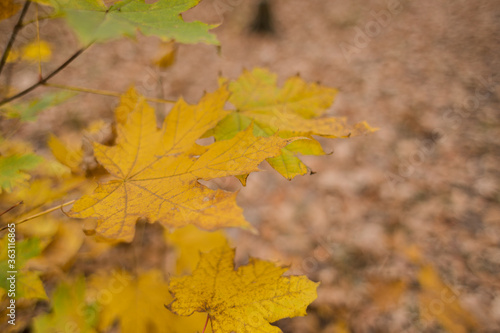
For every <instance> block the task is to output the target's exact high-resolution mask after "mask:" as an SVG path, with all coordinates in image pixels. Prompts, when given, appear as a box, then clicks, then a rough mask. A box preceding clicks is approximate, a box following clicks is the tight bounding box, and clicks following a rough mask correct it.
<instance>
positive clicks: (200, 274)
mask: <svg viewBox="0 0 500 333" xmlns="http://www.w3.org/2000/svg"><path fill="white" fill-rule="evenodd" d="M286 270H287V268H281V267H277V266H275V265H274V264H273V263H270V262H267V261H263V260H259V259H255V258H251V259H250V262H249V264H248V265H246V266H241V267H239V268H238V270H235V269H234V250H233V249H231V248H230V247H229V246H228V245H226V246H224V247H221V248H217V249H214V250H212V251H211V252H209V253H205V254H202V255H201V259H200V262H199V264H198V266H197V267H196V269H195V270H194V272H193V275H191V276H185V277H176V278H171V279H170V283H169V289H170V292H171V293H172V295H173V296H174V301H173V302H172V303H170V304H169V305H168V306H167V308H168V309H170V310H171V311H172V312H174V313H176V314H179V315H183V316H189V315H191V314H192V313H193V312H207V313H208V315H209V316H210V321H211V324H212V330H213V332H214V333H219V332H227V333H229V332H236V333H245V332H248V333H250V332H251V333H253V332H269V333H277V332H281V330H280V329H279V328H278V327H276V326H272V325H270V324H269V323H272V322H275V321H277V320H279V319H282V318H286V317H296V316H304V315H306V308H307V306H308V305H309V304H310V303H311V302H312V301H314V300H315V299H316V297H317V293H316V288H317V286H318V284H319V283H315V282H312V281H310V280H309V279H308V278H307V277H305V276H286V277H284V276H282V274H283V273H284V272H285V271H286Z"/></svg>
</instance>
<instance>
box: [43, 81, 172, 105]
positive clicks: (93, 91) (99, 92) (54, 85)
mask: <svg viewBox="0 0 500 333" xmlns="http://www.w3.org/2000/svg"><path fill="white" fill-rule="evenodd" d="M44 86H46V87H52V88H58V89H64V90H71V91H78V92H84V93H89V94H96V95H103V96H113V97H121V96H122V94H120V93H118V92H115V91H109V90H101V89H90V88H81V87H73V86H67V85H63V84H57V83H44ZM144 98H145V99H146V101H149V102H154V103H175V101H173V100H169V99H161V98H153V97H144Z"/></svg>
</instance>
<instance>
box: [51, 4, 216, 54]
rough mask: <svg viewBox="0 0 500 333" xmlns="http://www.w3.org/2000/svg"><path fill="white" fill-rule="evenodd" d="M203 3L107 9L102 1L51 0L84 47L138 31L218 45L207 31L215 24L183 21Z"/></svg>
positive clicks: (139, 5) (144, 5)
mask: <svg viewBox="0 0 500 333" xmlns="http://www.w3.org/2000/svg"><path fill="white" fill-rule="evenodd" d="M199 1H200V0H159V1H156V2H154V3H152V4H148V3H146V2H145V1H144V0H128V1H120V2H116V3H115V4H113V5H112V6H111V7H109V8H108V7H107V6H106V5H105V4H104V2H103V1H102V0H88V1H79V0H50V4H51V5H52V6H53V7H55V9H56V13H57V15H59V16H62V17H64V18H65V19H66V21H67V22H68V24H69V25H70V26H71V27H72V28H73V30H74V31H75V32H76V34H77V35H78V37H79V39H80V41H81V42H82V44H84V45H87V44H89V43H91V42H104V41H107V40H110V39H115V38H118V37H121V36H129V37H134V36H135V34H136V31H137V30H139V31H141V33H143V34H144V35H147V36H158V37H162V38H165V39H175V40H176V41H178V42H180V43H200V42H203V43H207V44H218V42H217V39H216V38H215V36H214V35H213V34H211V33H209V32H208V30H210V29H212V28H215V26H214V25H209V24H205V23H202V22H199V21H194V22H184V20H183V19H182V16H181V13H182V12H185V11H187V10H188V9H190V8H192V7H194V6H196V5H197V4H198V2H199Z"/></svg>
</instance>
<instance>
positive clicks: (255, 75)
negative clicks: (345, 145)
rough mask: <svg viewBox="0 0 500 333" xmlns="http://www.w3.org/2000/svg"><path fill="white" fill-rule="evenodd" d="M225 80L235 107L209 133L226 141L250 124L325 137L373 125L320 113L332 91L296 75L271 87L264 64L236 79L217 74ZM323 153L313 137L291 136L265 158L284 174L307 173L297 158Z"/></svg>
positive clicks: (273, 79) (285, 134) (260, 129)
mask: <svg viewBox="0 0 500 333" xmlns="http://www.w3.org/2000/svg"><path fill="white" fill-rule="evenodd" d="M220 84H224V85H225V84H228V85H229V91H230V92H231V96H230V98H229V102H230V103H232V104H233V105H234V106H235V107H236V110H235V111H234V112H233V113H231V114H230V115H228V116H227V117H226V118H224V119H223V120H222V121H221V122H220V123H219V124H218V125H217V126H216V127H215V129H214V130H213V131H212V132H210V133H209V134H211V135H212V134H213V135H214V136H215V138H216V139H217V140H227V139H229V138H232V137H233V136H234V135H236V133H238V132H239V131H241V130H242V129H245V128H247V127H248V125H249V124H250V123H252V122H253V123H255V126H254V134H255V135H258V136H269V135H273V134H275V133H278V135H279V136H280V137H282V138H290V137H306V138H312V137H311V136H312V135H319V136H322V137H325V138H347V137H351V136H354V135H359V134H363V133H369V132H373V131H375V130H376V129H374V128H372V127H370V126H369V125H368V124H367V123H366V122H361V123H358V124H356V125H354V126H352V127H349V126H347V124H346V119H345V118H334V117H321V118H320V116H323V115H324V113H325V112H326V110H327V109H328V108H329V107H330V106H331V105H332V103H333V101H334V98H335V95H336V94H337V90H336V89H333V88H328V87H324V86H321V85H319V84H316V83H311V84H308V83H306V82H304V80H302V79H301V78H300V77H298V76H296V77H292V78H289V79H288V80H287V81H286V82H285V84H284V85H283V87H282V88H279V87H278V86H277V76H276V74H273V73H271V72H269V71H267V70H265V69H260V68H256V69H254V70H253V71H251V72H249V71H246V70H245V71H244V72H243V74H242V75H241V76H240V77H239V78H238V79H237V80H236V81H232V82H229V83H228V81H227V79H225V78H221V79H220ZM297 154H302V155H323V154H325V152H324V151H323V149H322V148H321V145H320V143H319V142H318V141H316V140H314V139H311V140H297V141H295V142H293V143H292V144H290V145H288V146H287V147H286V148H283V149H282V150H281V154H280V155H279V156H276V157H271V158H268V159H267V161H268V162H269V164H271V166H272V167H273V168H274V169H275V170H276V171H278V172H279V173H280V174H282V175H283V176H284V177H286V178H288V179H292V178H294V177H295V176H298V175H303V174H306V173H307V172H308V169H307V166H306V165H305V164H304V163H302V161H301V160H300V159H299V158H298V157H297Z"/></svg>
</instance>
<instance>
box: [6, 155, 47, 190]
mask: <svg viewBox="0 0 500 333" xmlns="http://www.w3.org/2000/svg"><path fill="white" fill-rule="evenodd" d="M41 161H42V158H41V157H40V156H37V155H34V154H25V155H12V156H0V193H1V192H2V190H5V191H7V192H10V191H12V189H13V188H14V186H16V185H19V184H22V183H23V182H25V181H27V180H28V179H29V178H30V176H29V175H28V174H26V173H24V172H22V170H30V169H33V168H34V167H36V166H37V165H38V164H39V163H40V162H41Z"/></svg>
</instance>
